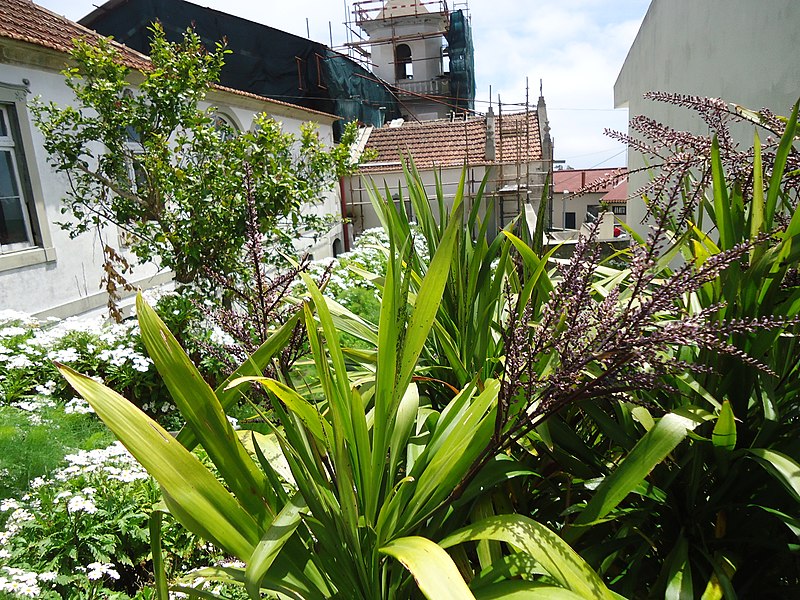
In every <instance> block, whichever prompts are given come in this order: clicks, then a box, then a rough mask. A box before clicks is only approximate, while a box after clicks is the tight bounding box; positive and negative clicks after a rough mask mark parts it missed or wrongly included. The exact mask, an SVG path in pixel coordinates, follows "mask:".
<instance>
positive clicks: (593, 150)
mask: <svg viewBox="0 0 800 600" xmlns="http://www.w3.org/2000/svg"><path fill="white" fill-rule="evenodd" d="M34 1H35V2H36V3H37V4H40V5H41V6H44V7H45V8H48V9H49V10H52V11H53V12H56V13H58V14H61V15H64V16H66V17H67V18H69V19H72V20H74V21H77V20H78V19H80V18H81V17H83V16H85V15H86V14H88V13H89V12H91V11H92V10H94V8H95V7H96V6H97V5H99V4H100V2H98V1H97V0H94V1H92V0H34ZM134 1H135V0H134ZM195 4H200V5H202V6H208V7H209V8H213V9H215V10H219V11H223V12H227V13H230V14H233V15H236V16H239V17H242V18H245V19H250V20H252V21H256V22H259V23H263V24H265V25H269V26H270V27H275V28H277V29H282V30H284V31H288V32H290V33H294V34H296V35H301V36H306V35H307V33H310V34H311V38H312V39H314V40H317V41H319V42H322V43H325V44H330V40H331V33H332V36H333V45H334V47H336V46H338V45H340V44H342V43H343V42H344V41H345V39H346V34H345V26H344V21H345V4H347V6H348V7H349V6H351V5H352V0H291V1H287V0H285V1H281V2H277V1H276V0H267V1H262V2H258V1H253V0H197V1H196V2H195ZM465 4H468V9H469V14H470V18H471V22H472V34H473V44H474V47H475V71H476V80H477V86H476V87H477V90H476V103H475V108H476V110H478V111H480V112H485V111H486V110H488V107H489V89H490V86H491V90H492V100H493V102H494V103H495V111H496V110H497V98H498V95H499V97H500V100H501V101H502V103H503V105H504V109H503V110H504V112H505V111H507V110H513V109H514V108H517V109H518V110H523V109H524V102H525V87H526V81H527V82H528V85H529V88H530V102H531V104H533V105H535V104H536V100H537V98H538V96H539V82H540V80H541V82H542V89H543V92H544V98H545V101H546V103H547V111H548V116H549V119H550V128H551V135H552V136H553V139H554V142H555V158H556V160H557V161H558V160H563V161H564V164H565V165H568V166H571V167H574V168H591V167H603V168H607V167H616V166H623V165H625V164H626V162H627V158H626V151H625V147H624V146H623V145H622V144H620V143H618V142H615V141H613V140H611V139H610V138H608V137H606V136H605V135H603V131H604V129H606V128H609V129H615V130H618V131H626V130H627V120H628V111H627V109H615V108H614V82H615V81H616V78H617V74H618V73H619V70H620V68H621V67H622V64H623V62H624V60H625V56H626V54H627V52H628V49H629V48H630V46H631V44H632V43H633V40H634V38H635V37H636V33H637V31H638V30H639V25H640V24H641V22H642V19H643V18H644V15H645V13H646V12H647V7H648V5H649V4H650V0H527V1H523V0H468V2H467V0H449V2H448V5H449V6H450V8H451V10H452V9H453V8H462V7H463V6H464V5H465ZM512 104H518V105H519V106H517V107H513V106H510V105H512Z"/></svg>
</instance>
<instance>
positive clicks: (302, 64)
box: [294, 56, 306, 92]
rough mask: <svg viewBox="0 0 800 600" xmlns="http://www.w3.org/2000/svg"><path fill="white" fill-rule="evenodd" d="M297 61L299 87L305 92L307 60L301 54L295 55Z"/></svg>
mask: <svg viewBox="0 0 800 600" xmlns="http://www.w3.org/2000/svg"><path fill="white" fill-rule="evenodd" d="M294 60H295V62H296V63H297V89H298V90H300V91H301V92H304V91H305V89H306V77H305V75H306V61H305V60H303V59H302V58H300V57H299V56H295V57H294Z"/></svg>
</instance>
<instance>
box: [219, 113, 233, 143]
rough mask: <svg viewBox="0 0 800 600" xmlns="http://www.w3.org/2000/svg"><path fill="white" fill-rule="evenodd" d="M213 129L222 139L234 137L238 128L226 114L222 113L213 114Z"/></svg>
mask: <svg viewBox="0 0 800 600" xmlns="http://www.w3.org/2000/svg"><path fill="white" fill-rule="evenodd" d="M214 129H216V130H217V135H219V137H220V139H221V140H223V141H228V140H230V139H233V138H235V137H236V136H237V135H238V134H239V128H238V127H237V126H236V124H235V123H234V122H233V119H231V118H230V117H229V116H228V115H226V114H223V113H220V112H218V113H216V114H214Z"/></svg>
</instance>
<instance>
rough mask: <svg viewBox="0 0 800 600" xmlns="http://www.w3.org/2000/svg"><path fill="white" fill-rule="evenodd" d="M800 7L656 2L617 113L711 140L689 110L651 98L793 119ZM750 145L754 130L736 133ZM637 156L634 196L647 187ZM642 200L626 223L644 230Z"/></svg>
mask: <svg viewBox="0 0 800 600" xmlns="http://www.w3.org/2000/svg"><path fill="white" fill-rule="evenodd" d="M798 31H800V1H798V0H759V1H758V2H756V1H755V0H702V1H698V0H653V2H652V3H651V5H650V8H649V10H648V12H647V15H646V16H645V18H644V21H643V23H642V26H641V28H640V30H639V33H638V35H637V37H636V40H635V41H634V43H633V46H632V47H631V49H630V51H629V53H628V56H627V59H626V60H625V64H624V65H623V67H622V70H621V71H620V74H619V77H618V79H617V82H616V84H615V86H614V99H615V105H616V106H617V107H625V106H627V107H628V109H629V115H630V117H633V116H634V115H640V114H645V115H648V116H650V117H652V118H654V119H656V120H657V121H660V122H663V123H667V124H669V125H671V126H672V127H675V128H677V129H680V130H686V131H691V132H693V133H702V134H706V133H708V131H707V130H706V129H705V128H704V127H703V124H702V121H700V119H699V118H698V117H697V116H696V115H695V114H694V113H693V112H691V111H689V110H686V109H682V108H678V107H674V106H671V105H667V104H663V103H656V102H652V101H645V100H643V99H642V94H643V93H645V92H647V91H651V90H657V91H665V92H677V93H683V94H694V95H700V96H710V97H719V98H723V99H724V100H726V101H728V102H734V103H737V104H741V105H744V106H747V107H750V108H754V109H759V108H762V107H768V108H770V109H771V110H773V111H774V112H776V113H777V114H788V113H789V110H790V109H791V106H792V105H793V104H794V103H795V102H796V101H797V99H798V97H800V61H798V60H797V53H798V41H797V40H798V37H797V35H798V33H797V32H798ZM734 133H735V135H736V137H737V139H738V141H739V142H740V143H742V144H746V145H751V144H752V140H753V128H751V127H742V128H739V129H737V130H735V131H734ZM643 166H644V161H643V159H642V157H641V155H639V154H638V153H635V152H631V153H629V157H628V167H629V169H630V170H631V175H630V179H629V189H630V190H631V191H634V190H636V189H637V188H638V187H640V186H641V185H643V184H644V183H645V182H646V181H647V177H648V176H647V174H645V173H633V170H634V169H637V168H641V167H643ZM644 213H645V208H644V203H643V202H642V201H641V200H637V199H633V200H630V201H629V202H628V223H631V224H633V225H636V226H638V228H639V230H640V231H643V230H644V229H645V227H644V226H642V225H640V223H641V220H642V218H643V217H644Z"/></svg>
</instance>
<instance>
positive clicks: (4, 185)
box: [0, 103, 33, 254]
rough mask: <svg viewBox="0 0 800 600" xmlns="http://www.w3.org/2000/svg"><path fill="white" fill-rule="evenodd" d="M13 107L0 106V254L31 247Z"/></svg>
mask: <svg viewBox="0 0 800 600" xmlns="http://www.w3.org/2000/svg"><path fill="white" fill-rule="evenodd" d="M13 128H16V114H15V111H14V105H13V104H5V103H3V104H0V252H1V253H3V254H5V253H7V252H14V251H17V250H22V249H24V248H29V247H30V246H32V245H33V232H32V230H31V223H30V216H29V214H28V204H27V198H26V196H27V193H26V190H25V189H24V187H23V181H24V179H23V178H22V177H21V175H20V167H22V168H24V165H25V155H24V154H23V152H22V147H21V146H22V144H21V142H20V139H19V133H18V132H15V131H14V129H13Z"/></svg>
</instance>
